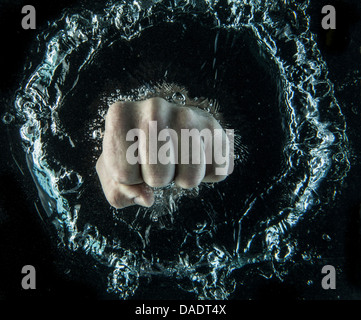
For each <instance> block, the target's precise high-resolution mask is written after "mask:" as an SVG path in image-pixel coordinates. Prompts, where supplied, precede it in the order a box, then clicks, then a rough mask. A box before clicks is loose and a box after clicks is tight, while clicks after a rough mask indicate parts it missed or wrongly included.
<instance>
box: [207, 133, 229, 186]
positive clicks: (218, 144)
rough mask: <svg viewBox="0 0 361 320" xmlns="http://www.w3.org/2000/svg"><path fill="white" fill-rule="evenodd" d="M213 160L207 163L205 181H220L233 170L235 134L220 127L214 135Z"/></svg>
mask: <svg viewBox="0 0 361 320" xmlns="http://www.w3.org/2000/svg"><path fill="white" fill-rule="evenodd" d="M213 151H214V152H213V154H212V161H211V162H210V163H207V167H206V174H205V177H204V179H203V182H220V181H222V180H224V179H225V178H226V177H227V176H228V175H229V174H231V173H232V171H233V160H234V159H233V135H229V136H228V135H227V134H226V133H225V132H224V130H222V129H220V128H218V129H215V130H214V135H213Z"/></svg>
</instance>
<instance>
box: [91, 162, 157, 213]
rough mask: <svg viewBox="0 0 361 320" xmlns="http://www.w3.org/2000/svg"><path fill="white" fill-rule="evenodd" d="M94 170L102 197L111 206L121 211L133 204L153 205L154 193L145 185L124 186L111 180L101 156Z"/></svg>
mask: <svg viewBox="0 0 361 320" xmlns="http://www.w3.org/2000/svg"><path fill="white" fill-rule="evenodd" d="M96 170H97V173H98V176H99V180H100V183H101V185H102V189H103V192H104V195H105V197H106V199H107V201H108V202H109V204H110V205H111V206H113V207H115V208H117V209H121V208H125V207H128V206H132V205H134V204H138V205H141V206H145V207H150V206H151V205H152V204H153V202H154V193H153V191H152V189H151V188H149V187H148V186H147V185H146V184H145V183H141V184H137V185H125V184H121V183H118V182H116V181H115V180H114V179H112V177H111V176H110V175H109V174H108V171H107V170H106V168H105V165H104V156H103V155H101V156H100V157H99V159H98V162H97V165H96Z"/></svg>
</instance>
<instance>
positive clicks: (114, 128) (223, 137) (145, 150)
mask: <svg viewBox="0 0 361 320" xmlns="http://www.w3.org/2000/svg"><path fill="white" fill-rule="evenodd" d="M192 129H196V130H193V131H192ZM192 132H193V133H195V139H193V138H192V139H190V138H189V136H188V142H189V143H188V144H186V142H187V139H186V134H187V133H188V134H191V135H192ZM197 132H198V133H203V134H204V135H202V134H198V138H197ZM227 132H228V131H227ZM207 134H208V135H207ZM209 134H211V138H210V136H209ZM231 140H232V139H230V136H229V135H228V134H226V132H225V131H224V130H223V129H222V127H221V125H220V124H219V123H218V122H217V121H216V120H215V118H214V117H212V116H211V115H210V114H209V113H208V112H206V111H203V110H201V109H199V108H195V107H187V106H179V105H176V104H172V103H169V102H167V101H166V100H164V99H162V98H150V99H147V100H144V101H137V102H116V103H114V104H113V105H111V106H110V107H109V110H108V113H107V115H106V119H105V132H104V138H103V150H102V154H101V155H100V157H99V159H98V161H97V164H96V170H97V173H98V176H99V180H100V183H101V185H102V189H103V192H104V194H105V197H106V199H107V200H108V202H109V203H110V204H111V205H112V206H113V207H115V208H118V209H119V208H124V207H127V206H131V205H134V204H138V205H141V206H145V207H150V206H151V205H152V204H153V202H154V193H153V189H152V187H163V186H166V185H168V184H169V183H171V182H172V181H174V182H175V183H176V185H178V186H179V187H181V188H185V189H188V188H193V187H196V186H198V185H199V184H200V183H201V182H211V183H213V182H219V181H222V180H224V179H225V178H226V177H227V175H229V174H230V173H231V172H232V170H233V158H232V157H233V148H232V143H233V141H231ZM190 141H191V143H190ZM193 148H194V149H193ZM194 150H196V151H195V152H193V151H194ZM197 150H198V153H197ZM212 150H213V152H212Z"/></svg>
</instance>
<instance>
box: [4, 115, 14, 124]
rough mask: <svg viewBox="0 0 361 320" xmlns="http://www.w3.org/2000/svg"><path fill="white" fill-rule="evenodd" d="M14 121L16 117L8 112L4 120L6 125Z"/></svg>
mask: <svg viewBox="0 0 361 320" xmlns="http://www.w3.org/2000/svg"><path fill="white" fill-rule="evenodd" d="M14 119H15V117H14V116H13V115H12V114H11V113H9V112H6V113H5V114H4V115H3V118H2V120H3V122H4V123H5V124H10V123H11V122H13V121H14Z"/></svg>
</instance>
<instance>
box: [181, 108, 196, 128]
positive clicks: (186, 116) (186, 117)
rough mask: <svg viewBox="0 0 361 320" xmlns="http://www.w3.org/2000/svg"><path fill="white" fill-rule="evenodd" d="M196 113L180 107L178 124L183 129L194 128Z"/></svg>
mask: <svg viewBox="0 0 361 320" xmlns="http://www.w3.org/2000/svg"><path fill="white" fill-rule="evenodd" d="M194 120H195V115H194V111H193V110H192V109H190V108H187V107H179V109H178V110H177V124H178V126H179V127H180V128H182V129H192V128H194V122H195V121H194Z"/></svg>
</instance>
